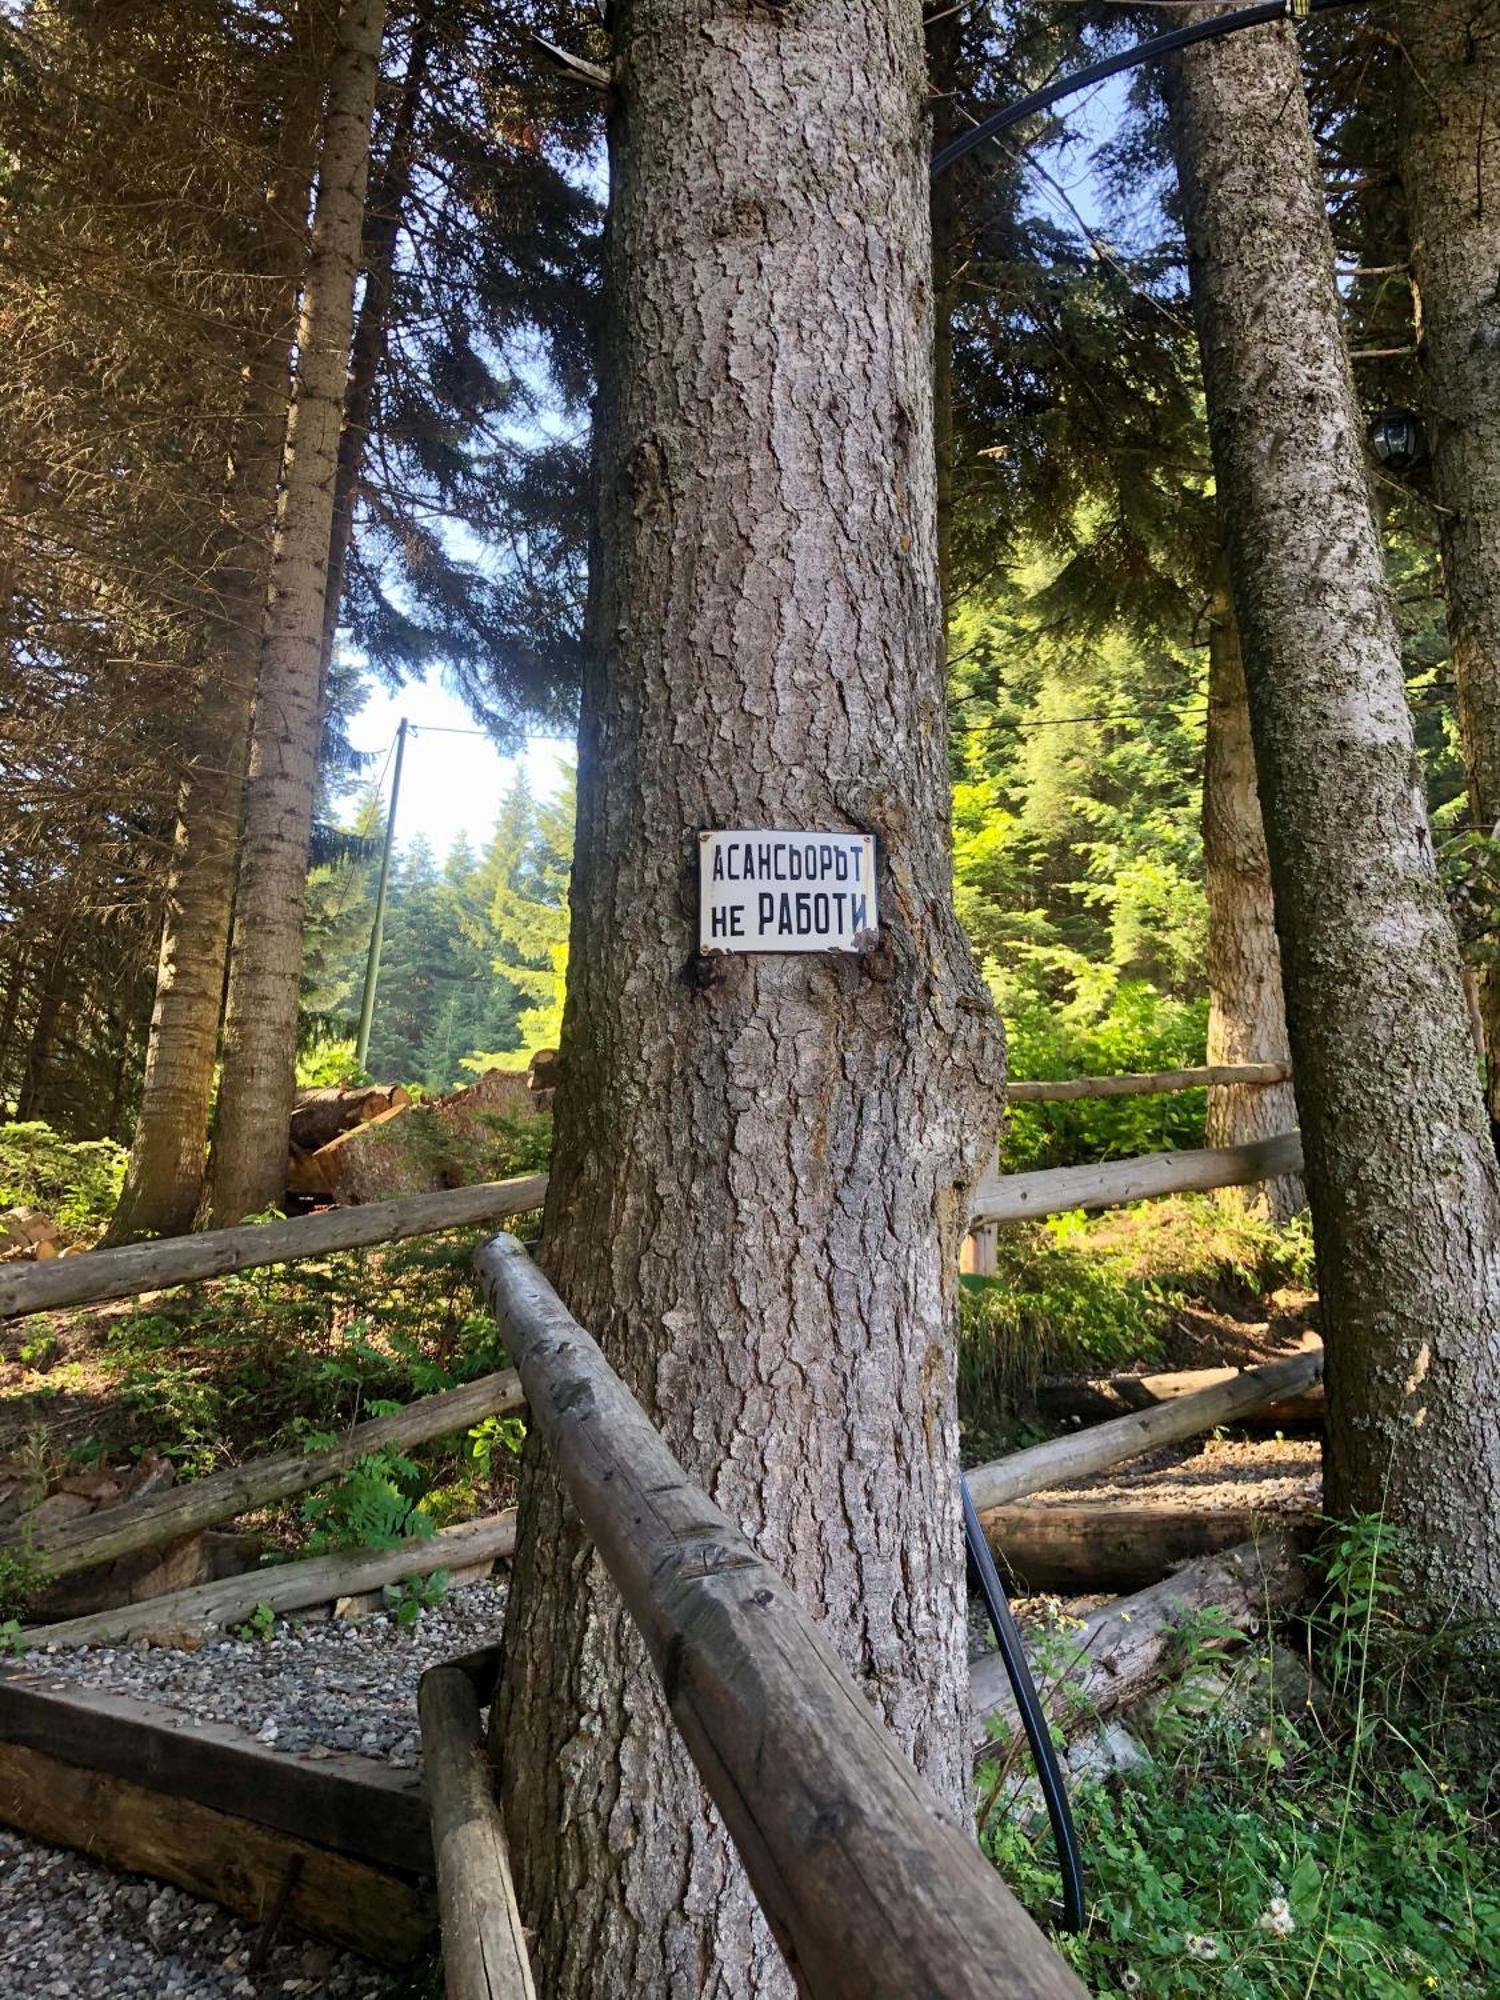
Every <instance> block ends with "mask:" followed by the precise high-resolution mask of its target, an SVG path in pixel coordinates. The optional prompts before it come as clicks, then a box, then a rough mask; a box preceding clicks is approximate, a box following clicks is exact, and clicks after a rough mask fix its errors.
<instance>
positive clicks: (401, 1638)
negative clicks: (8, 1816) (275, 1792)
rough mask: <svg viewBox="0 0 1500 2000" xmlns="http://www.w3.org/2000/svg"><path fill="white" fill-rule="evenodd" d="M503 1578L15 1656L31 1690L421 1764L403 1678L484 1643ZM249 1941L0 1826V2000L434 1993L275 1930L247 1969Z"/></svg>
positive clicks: (495, 1630) (492, 1629)
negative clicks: (140, 1701) (352, 1611)
mask: <svg viewBox="0 0 1500 2000" xmlns="http://www.w3.org/2000/svg"><path fill="white" fill-rule="evenodd" d="M504 1610H505V1585H504V1582H503V1580H502V1579H500V1578H495V1579H492V1580H490V1581H487V1582H484V1583H473V1584H469V1585H466V1586H465V1587H464V1588H463V1589H461V1590H455V1591H453V1592H452V1593H451V1594H450V1595H449V1596H447V1597H445V1598H444V1600H443V1601H442V1603H441V1604H440V1605H438V1606H437V1607H436V1608H435V1609H433V1610H431V1611H427V1612H424V1613H423V1615H422V1617H421V1619H420V1620H419V1621H418V1622H417V1624H416V1625H415V1627H412V1628H402V1627H400V1626H398V1625H397V1624H396V1622H395V1620H394V1619H393V1618H391V1617H389V1616H388V1615H386V1614H385V1613H378V1614H376V1615H375V1616H373V1617H368V1618H363V1619H359V1620H357V1621H345V1620H332V1619H329V1620H321V1621H317V1622H311V1621H310V1622H307V1623H300V1624H299V1623H290V1622H287V1621H284V1620H278V1621H277V1624H276V1628H275V1633H274V1636H273V1637H272V1638H271V1639H270V1640H269V1641H261V1640H239V1639H229V1638H225V1639H218V1640H211V1641H210V1642H209V1643H208V1644H207V1645H206V1646H204V1647H202V1648H201V1649H200V1650H199V1651H197V1652H178V1651H175V1650H169V1649H166V1648H152V1649H150V1650H147V1649H145V1648H142V1647H138V1646H102V1647H92V1648H89V1649H88V1650H84V1651H76V1652H42V1653H28V1654H25V1655H24V1656H23V1658H22V1660H21V1661H20V1663H19V1664H20V1666H21V1668H22V1669H23V1671H25V1672H27V1673H31V1674H35V1675H37V1677H38V1681H39V1684H40V1685H41V1686H44V1687H49V1686H58V1687H60V1686H63V1685H65V1684H71V1685H73V1686H76V1687H89V1688H101V1689H108V1690H109V1691H110V1692H111V1693H114V1694H128V1695H137V1696H140V1697H142V1698H144V1699H146V1700H150V1701H159V1702H166V1703H168V1704H170V1705H171V1706H172V1707H174V1708H180V1709H182V1710H183V1711H184V1712H185V1713H186V1714H189V1715H195V1716H198V1717H200V1718H201V1719H202V1720H204V1721H208V1722H228V1723H232V1724H234V1725H235V1726H236V1727H237V1728H240V1729H245V1730H249V1731H250V1732H251V1733H252V1734H254V1735H255V1736H256V1737H257V1738H258V1739H259V1741H260V1742H262V1743H265V1744H268V1745H271V1746H273V1747H274V1748H275V1749H277V1750H279V1751H284V1752H286V1753H288V1754H290V1755H294V1756H295V1755H308V1754H311V1755H312V1756H317V1755H318V1753H319V1752H320V1751H323V1752H327V1751H334V1750H353V1751H359V1752H361V1753H363V1754H364V1755H365V1756H371V1757H382V1758H385V1759H386V1760H387V1761H388V1762H389V1763H391V1764H394V1765H398V1766H402V1767H405V1768H411V1767H412V1766H414V1765H415V1764H417V1763H418V1761H419V1748H420V1739H419V1734H418V1727H417V1683H418V1681H419V1680H420V1679H421V1677H422V1675H423V1673H424V1672H425V1671H426V1669H427V1668H428V1667H430V1666H433V1665H435V1664H436V1663H437V1662H438V1661H440V1660H451V1659H453V1658H455V1657H457V1656H458V1655H459V1654H461V1653H469V1652H473V1651H474V1650H475V1649H476V1648H477V1647H480V1646H485V1645H490V1644H493V1643H494V1642H495V1641H496V1640H497V1639H498V1638H499V1636H500V1627H501V1621H502V1617H503V1614H504ZM255 1940H256V1930H255V1928H254V1926H250V1925H246V1924H242V1923H240V1922H238V1921H237V1920H236V1919H235V1918H233V1917H231V1916H229V1915H228V1914H227V1913H226V1912H225V1911H223V1910H220V1909H219V1908H217V1907H216V1906H215V1905H214V1904H212V1903H204V1902H199V1901H198V1900H197V1899H196V1898H194V1897H192V1896H189V1895H186V1894H184V1893H183V1892H182V1891H181V1890H179V1889H170V1888H167V1887H165V1886H164V1885H163V1884H162V1883H160V1882H154V1881H148V1880H146V1879H145V1878H143V1877H141V1876H137V1875H117V1874H114V1873H113V1872H112V1871H111V1870H109V1869H107V1868H103V1867H100V1866H98V1865H97V1864H96V1863H94V1862H91V1861H86V1860H84V1859H83V1857H82V1856H80V1855H77V1854H71V1853H65V1852H62V1851H60V1850H58V1849H56V1848H50V1847H42V1846H40V1845H38V1844H37V1843H36V1842H34V1841H29V1840H24V1839H22V1838H20V1837H19V1836H18V1835H16V1834H12V1833H9V1832H7V1831H6V1830H5V1829H3V1828H0V1994H4V1996H5V2000H117V1996H119V1997H120V2000H125V1997H126V1996H129V1997H130V2000H134V1996H136V1995H150V1996H152V2000H157V1996H161V2000H176V1996H180V1997H181V2000H200V1996H202V2000H210V1996H217V1995H220V1994H226V1995H232V1996H235V2000H262V1996H269V1995H271V1994H297V1993H302V1994H307V1995H318V1996H320V2000H322V1996H326V2000H373V1996H375V1995H381V1996H387V1995H399V1994H408V1993H411V1992H416V1993H420V1994H427V1993H429V1992H430V1991H431V1990H432V1989H431V1987H430V1985H429V1984H428V1981H427V1975H426V1973H425V1971H420V1972H419V1973H418V1975H417V1979H416V1983H415V1985H414V1984H413V1982H412V1981H410V1980H403V1979H401V1978H398V1977H396V1976H394V1975H392V1974H389V1973H386V1972H383V1971H381V1970H380V1968H378V1967H377V1966H373V1965H371V1964H370V1963H369V1962H368V1961H366V1960H364V1959H361V1958H356V1957H355V1956H354V1955H353V1954H352V1953H350V1952H340V1951H337V1950H336V1949H335V1948H334V1947H333V1946H332V1945H328V1944H322V1943H318V1942H313V1941H310V1940H308V1939H307V1938H305V1937H302V1936H299V1935H298V1934H297V1933H296V1932H295V1931H289V1932H288V1933H287V1935H286V1936H285V1937H284V1938H283V1939H282V1940H281V1941H279V1942H278V1943H277V1944H276V1945H275V1946H274V1947H273V1949H272V1950H271V1952H270V1954H269V1955H268V1957H267V1960H266V1963H265V1965H264V1966H262V1967H261V1968H260V1969H259V1971H257V1972H254V1973H252V1972H251V1971H250V1970H249V1968H248V1960H249V1956H250V1953H251V1951H252V1949H253V1947H254V1944H255Z"/></svg>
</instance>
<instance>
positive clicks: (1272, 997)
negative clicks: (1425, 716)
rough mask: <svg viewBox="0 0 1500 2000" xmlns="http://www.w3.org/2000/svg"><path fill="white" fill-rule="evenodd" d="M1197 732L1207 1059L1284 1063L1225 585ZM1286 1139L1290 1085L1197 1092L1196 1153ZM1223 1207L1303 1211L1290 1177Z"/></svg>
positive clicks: (1230, 1192) (1275, 1215) (1272, 914)
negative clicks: (1199, 1132) (1204, 1107)
mask: <svg viewBox="0 0 1500 2000" xmlns="http://www.w3.org/2000/svg"><path fill="white" fill-rule="evenodd" d="M1208 647H1209V669H1208V732H1207V744H1206V748H1205V751H1204V762H1203V861H1204V873H1205V876H1206V878H1207V889H1208V1060H1209V1063H1210V1064H1211V1065H1217V1064H1226V1065H1227V1064H1236V1063H1284V1062H1286V1061H1287V1060H1288V1046H1287V1035H1286V1005H1285V1002H1284V1001H1283V999H1282V994H1281V948H1280V946H1279V945H1278V944H1277V942H1276V904H1275V899H1274V898H1273V896H1272V894H1271V863H1270V860H1269V858H1268V857H1267V854H1266V835H1265V828H1264V826H1263V825H1262V822H1261V813H1260V792H1259V790H1258V788H1257V786H1256V782H1255V750H1254V746H1253V745H1252V743H1251V741H1250V711H1249V709H1248V707H1247V706H1246V698H1245V659H1244V654H1243V652H1242V650H1241V647H1240V633H1239V626H1238V625H1237V624H1236V623H1235V617H1234V605H1233V603H1232V602H1231V599H1230V594H1229V582H1228V577H1227V574H1226V576H1225V578H1224V580H1223V582H1222V584H1221V586H1220V589H1219V592H1218V594H1217V596H1216V599H1215V603H1214V609H1213V618H1212V622H1211V623H1210V626H1209V636H1208ZM1296 1129H1297V1104H1296V1097H1295V1094H1294V1092H1293V1089H1292V1086H1291V1084H1290V1082H1287V1083H1272V1084H1243V1083H1239V1084H1228V1085H1221V1086H1220V1087H1219V1088H1217V1089H1214V1090H1211V1091H1210V1092H1209V1093H1208V1124H1207V1135H1206V1136H1207V1143H1208V1144H1209V1145H1210V1146H1249V1145H1253V1144H1254V1143H1255V1141H1256V1140H1258V1139H1274V1138H1275V1137H1276V1135H1277V1134H1278V1133H1279V1132H1294V1131H1295V1130H1296ZM1219 1199H1220V1201H1222V1202H1224V1203H1226V1204H1227V1205H1230V1206H1233V1207H1238V1208H1248V1209H1249V1210H1250V1211H1251V1212H1252V1213H1254V1214H1256V1215H1262V1216H1265V1217H1267V1218H1268V1219H1269V1220H1271V1221H1273V1222H1288V1221H1290V1219H1291V1218H1292V1216H1294V1215H1295V1214H1296V1213H1297V1211H1298V1210H1299V1209H1300V1208H1302V1207H1303V1206H1304V1204H1305V1203H1306V1200H1307V1196H1306V1193H1305V1191H1304V1189H1303V1186H1302V1181H1301V1179H1300V1177H1299V1176H1298V1175H1296V1174H1286V1175H1283V1176H1282V1178H1281V1179H1279V1180H1274V1181H1263V1182H1262V1183H1261V1184H1260V1185H1259V1186H1256V1187H1249V1188H1226V1189H1225V1191H1224V1192H1223V1193H1222V1194H1221V1195H1220V1196H1219Z"/></svg>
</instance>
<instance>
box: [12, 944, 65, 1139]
mask: <svg viewBox="0 0 1500 2000" xmlns="http://www.w3.org/2000/svg"><path fill="white" fill-rule="evenodd" d="M71 968H72V954H71V952H70V950H69V945H68V941H67V940H66V938H64V939H61V940H59V942H58V944H57V946H56V948H55V949H54V951H53V953H52V956H51V958H50V959H49V960H48V963H47V976H46V978H45V979H44V980H43V982H42V990H41V993H40V995H39V997H38V1000H37V1009H36V1016H35V1018H34V1019H33V1021H32V1024H31V1039H30V1040H29V1042H28V1043H27V1045H26V1061H25V1064H24V1066H23V1068H22V1071H21V1087H20V1089H19V1090H18V1091H17V1093H16V1116H17V1118H19V1119H22V1120H25V1119H28V1118H36V1117H38V1116H40V1111H39V1105H40V1103H41V1101H42V1098H43V1095H44V1093H45V1090H46V1085H47V1081H48V1076H47V1071H48V1066H49V1064H50V1063H51V1061H52V1051H53V1049H54V1048H55V1047H56V1044H57V1037H58V1031H59V1029H60V1028H61V1026H62V1015H63V1005H64V1003H65V1001H66V1000H67V997H68V975H69V972H70V970H71Z"/></svg>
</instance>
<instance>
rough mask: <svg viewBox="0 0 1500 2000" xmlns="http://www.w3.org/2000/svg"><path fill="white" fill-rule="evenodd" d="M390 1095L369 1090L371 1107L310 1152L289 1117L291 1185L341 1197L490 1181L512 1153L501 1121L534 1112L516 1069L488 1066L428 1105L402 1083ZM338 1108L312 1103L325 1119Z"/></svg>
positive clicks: (378, 1196)
mask: <svg viewBox="0 0 1500 2000" xmlns="http://www.w3.org/2000/svg"><path fill="white" fill-rule="evenodd" d="M335 1095H342V1094H341V1093H335ZM394 1095H395V1096H396V1097H399V1099H400V1102H399V1103H396V1102H391V1103H387V1104H385V1105H384V1106H380V1105H378V1104H377V1103H376V1102H375V1100H376V1098H377V1097H378V1091H377V1092H375V1093H371V1094H370V1105H371V1108H369V1109H368V1110H367V1109H365V1108H364V1107H363V1106H361V1107H360V1109H359V1111H358V1115H357V1116H356V1117H354V1118H352V1119H351V1120H350V1122H349V1123H348V1125H347V1126H346V1127H336V1128H335V1130H334V1132H333V1133H332V1134H331V1135H330V1136H329V1138H328V1139H327V1140H326V1141H324V1142H322V1143H320V1144H318V1145H317V1147H316V1150H314V1151H306V1150H296V1147H297V1126H296V1120H295V1118H294V1120H293V1126H292V1137H293V1142H294V1151H293V1155H292V1162H291V1167H290V1171H289V1177H288V1186H289V1191H290V1192H292V1193H294V1194H302V1195H317V1196H320V1197H322V1198H324V1199H331V1200H333V1201H335V1202H339V1203H341V1204H343V1203H353V1202H374V1201H386V1200H389V1199H390V1198H391V1197H393V1196H395V1195H407V1194H423V1193H429V1192H434V1191H436V1190H437V1189H439V1188H456V1187H469V1186H472V1185H474V1184H475V1183H476V1182H480V1181H488V1180H492V1179H493V1178H494V1177H495V1175H496V1174H497V1173H498V1172H502V1171H503V1170H504V1167H505V1165H506V1163H507V1162H508V1161H509V1159H510V1157H511V1154H512V1142H511V1140H510V1139H509V1138H508V1137H507V1135H506V1133H505V1130H504V1127H505V1126H506V1125H507V1124H509V1125H512V1126H513V1125H514V1124H515V1123H517V1122H525V1121H527V1120H530V1119H533V1118H535V1117H536V1116H537V1115H538V1111H537V1106H536V1103H535V1101H534V1099H533V1096H532V1092H531V1089H530V1087H529V1084H528V1080H527V1078H526V1076H525V1075H524V1074H523V1073H522V1072H521V1071H519V1070H502V1069H493V1070H490V1071H488V1072H487V1073H486V1074H485V1075H484V1076H482V1077H481V1078H480V1079H479V1081H478V1082H477V1083H474V1084H471V1085H470V1086H469V1088H468V1089H467V1090H456V1091H454V1092H452V1093H451V1094H450V1095H449V1096H447V1097H435V1098H433V1099H432V1101H431V1102H430V1103H427V1104H413V1103H412V1102H411V1099H410V1098H409V1096H408V1095H407V1093H406V1092H405V1091H404V1090H398V1091H396V1092H395V1093H394ZM339 1108H340V1107H338V1106H334V1105H329V1106H326V1107H325V1106H318V1107H309V1109H310V1110H314V1112H315V1115H316V1116H319V1117H323V1118H328V1117H332V1116H333V1115H334V1112H335V1111H336V1110H337V1109H339ZM304 1129H309V1130H315V1129H321V1126H318V1125H314V1126H310V1127H306V1128H304Z"/></svg>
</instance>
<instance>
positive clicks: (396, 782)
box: [354, 715, 406, 1069]
mask: <svg viewBox="0 0 1500 2000" xmlns="http://www.w3.org/2000/svg"><path fill="white" fill-rule="evenodd" d="M405 755H406V717H405V716H404V715H403V716H402V718H401V722H400V725H399V726H398V728H397V730H396V768H395V770H394V771H393V772H392V773H391V803H390V809H389V811H388V812H387V813H386V816H385V846H384V848H383V849H382V850H381V855H380V885H379V887H378V888H377V889H376V891H375V918H374V921H373V922H372V924H371V925H370V954H369V957H368V958H367V959H366V960H365V990H364V996H363V998H362V999H361V1000H360V1003H359V1034H358V1035H357V1037H356V1038H355V1043H354V1065H355V1068H356V1069H363V1068H364V1066H365V1057H366V1056H367V1055H368V1054H369V1053H370V1023H371V1022H372V1021H373V1020H374V1018H375V987H376V985H377V983H378V981H379V979H380V945H381V939H382V937H383V936H384V933H385V897H386V890H387V889H388V887H389V886H390V879H391V847H392V845H393V844H394V841H395V838H396V807H397V804H398V803H399V801H400V798H401V760H402V758H403V757H404V756H405Z"/></svg>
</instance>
